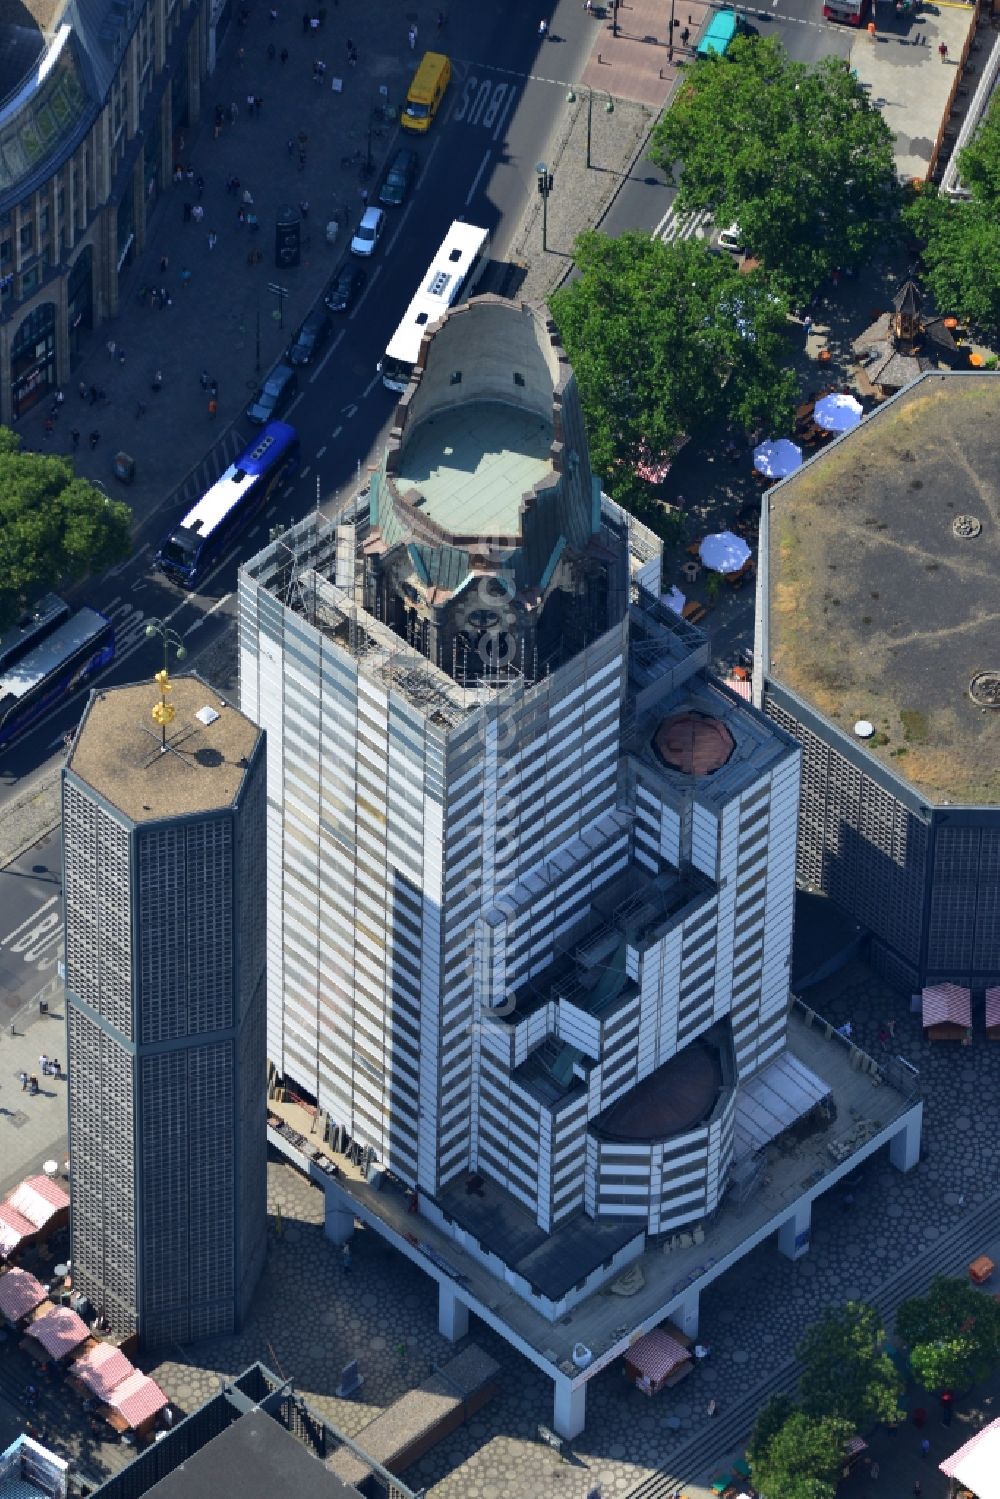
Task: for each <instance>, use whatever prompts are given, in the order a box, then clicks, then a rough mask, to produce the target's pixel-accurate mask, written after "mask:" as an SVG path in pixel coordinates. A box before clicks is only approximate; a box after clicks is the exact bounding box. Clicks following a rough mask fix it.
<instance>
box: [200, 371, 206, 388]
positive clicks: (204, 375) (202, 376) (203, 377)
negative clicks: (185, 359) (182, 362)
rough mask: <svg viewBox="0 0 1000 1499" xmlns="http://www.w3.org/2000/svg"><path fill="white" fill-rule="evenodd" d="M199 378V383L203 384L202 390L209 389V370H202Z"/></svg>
mask: <svg viewBox="0 0 1000 1499" xmlns="http://www.w3.org/2000/svg"><path fill="white" fill-rule="evenodd" d="M198 380H199V383H200V385H201V388H202V390H207V389H208V370H202V372H201V374H200V375H199V376H198Z"/></svg>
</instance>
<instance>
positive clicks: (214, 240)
mask: <svg viewBox="0 0 1000 1499" xmlns="http://www.w3.org/2000/svg"><path fill="white" fill-rule="evenodd" d="M218 243H219V236H218V235H217V234H215V233H214V232H213V231H212V230H211V229H210V230H209V231H208V248H209V249H210V250H214V249H215V247H216V245H217V244H218Z"/></svg>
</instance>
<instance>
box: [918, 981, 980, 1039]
mask: <svg viewBox="0 0 1000 1499" xmlns="http://www.w3.org/2000/svg"><path fill="white" fill-rule="evenodd" d="M921 1001H922V1003H921V1008H922V1011H923V1027H924V1030H925V1031H926V1030H929V1029H930V1027H931V1026H932V1025H960V1026H965V1027H968V1026H970V1025H971V1024H972V995H971V993H970V992H969V990H968V989H965V988H963V987H962V986H961V985H960V984H931V985H930V986H929V987H928V988H926V989H924V990H923V991H922V993H921Z"/></svg>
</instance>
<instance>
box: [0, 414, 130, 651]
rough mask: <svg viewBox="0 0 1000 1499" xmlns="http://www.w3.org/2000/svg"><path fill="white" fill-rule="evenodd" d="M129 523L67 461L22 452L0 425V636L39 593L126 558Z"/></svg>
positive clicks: (117, 505) (123, 508)
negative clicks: (75, 472) (78, 475)
mask: <svg viewBox="0 0 1000 1499" xmlns="http://www.w3.org/2000/svg"><path fill="white" fill-rule="evenodd" d="M131 519H132V512H131V511H130V510H129V508H128V506H127V505H123V504H122V503H121V502H120V501H119V500H109V499H108V498H107V496H106V495H103V494H102V493H101V492H100V490H98V489H95V488H94V486H93V485H92V484H89V483H88V482H87V480H86V479H81V478H78V477H77V476H76V475H74V473H73V468H72V465H71V463H70V462H69V460H68V459H66V458H60V457H57V456H56V455H54V454H49V453H26V452H23V451H22V450H21V439H20V437H19V436H17V435H16V433H14V432H11V431H9V430H8V429H7V428H5V427H0V630H2V629H6V628H7V626H8V625H10V624H12V623H13V622H14V621H15V620H16V619H17V618H18V616H19V615H20V614H21V613H22V612H23V611H24V609H25V608H26V607H27V606H30V605H31V604H33V603H34V602H35V601H36V599H37V598H38V597H39V596H40V595H41V594H43V593H44V592H45V591H46V590H47V589H50V588H56V587H60V586H63V585H65V584H66V583H69V582H73V581H74V580H76V579H78V578H84V577H87V576H88V574H90V573H92V572H103V571H104V570H105V569H106V568H108V567H111V566H113V565H114V563H116V562H120V561H122V559H123V558H125V557H127V556H128V555H129V551H130V549H131V535H130V524H131Z"/></svg>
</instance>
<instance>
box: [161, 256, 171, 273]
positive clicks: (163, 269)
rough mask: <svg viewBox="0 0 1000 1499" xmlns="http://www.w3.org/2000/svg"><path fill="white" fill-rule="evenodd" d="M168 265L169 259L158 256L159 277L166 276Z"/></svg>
mask: <svg viewBox="0 0 1000 1499" xmlns="http://www.w3.org/2000/svg"><path fill="white" fill-rule="evenodd" d="M169 264H170V257H169V256H168V255H161V256H160V275H161V276H165V275H166V274H167V266H168V265H169Z"/></svg>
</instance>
